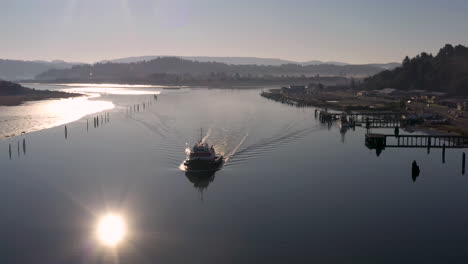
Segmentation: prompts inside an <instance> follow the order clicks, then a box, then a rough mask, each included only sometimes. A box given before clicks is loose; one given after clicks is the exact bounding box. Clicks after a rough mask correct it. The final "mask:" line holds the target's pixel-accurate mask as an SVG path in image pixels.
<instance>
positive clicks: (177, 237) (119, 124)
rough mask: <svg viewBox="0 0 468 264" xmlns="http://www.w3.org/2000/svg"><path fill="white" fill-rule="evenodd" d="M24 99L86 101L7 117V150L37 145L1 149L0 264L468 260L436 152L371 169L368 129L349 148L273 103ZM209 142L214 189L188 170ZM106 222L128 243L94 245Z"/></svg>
mask: <svg viewBox="0 0 468 264" xmlns="http://www.w3.org/2000/svg"><path fill="white" fill-rule="evenodd" d="M29 86H30V85H29ZM31 87H34V88H36V89H46V88H47V89H65V90H70V91H74V92H83V93H86V94H87V95H88V97H83V98H75V99H67V100H56V101H43V102H34V103H28V104H26V105H23V106H18V107H12V108H5V111H3V110H4V109H3V108H2V111H1V112H0V113H1V114H0V120H7V121H3V122H1V123H0V135H1V137H2V138H3V137H4V136H5V135H11V134H19V133H21V131H23V130H27V131H26V132H29V131H35V132H31V133H27V134H25V135H21V136H17V137H13V138H4V139H2V140H0V168H2V173H1V177H0V199H1V201H3V208H2V217H0V234H2V239H1V240H0V262H1V263H240V262H243V263H252V262H255V263H297V262H306V263H309V262H316V263H349V262H350V260H351V262H357V263H413V262H415V261H417V262H424V263H441V262H452V263H453V262H459V261H461V260H465V259H466V257H467V255H468V254H467V253H466V245H467V243H468V239H467V237H468V225H467V224H466V219H468V212H467V211H466V204H468V194H467V192H466V186H467V185H468V178H467V176H466V175H465V176H463V175H462V173H461V156H462V152H463V150H459V149H447V151H446V160H445V164H443V163H442V157H441V152H442V151H441V149H431V151H430V154H428V153H427V150H426V149H424V148H420V149H411V148H407V149H399V148H387V149H385V150H383V152H382V153H381V154H380V155H379V156H377V155H376V152H375V150H369V149H368V148H366V146H365V145H364V135H365V133H366V131H365V129H363V128H356V129H355V130H354V131H353V130H352V129H351V130H348V131H346V132H345V133H342V132H340V129H339V128H338V127H337V126H336V124H334V125H333V126H332V127H328V126H326V125H323V124H321V123H320V122H319V121H318V120H317V119H315V118H314V109H313V108H297V107H291V106H288V105H283V104H279V103H276V102H273V101H270V100H267V99H265V98H262V97H261V96H260V95H259V93H260V89H245V90H241V89H237V90H234V89H201V88H199V89H196V88H182V89H179V90H174V89H163V87H152V86H143V87H130V86H115V85H107V86H105V87H103V86H100V87H99V86H97V85H77V84H73V85H54V86H47V85H34V86H31ZM137 105H138V106H137ZM78 106H80V107H78ZM83 106H85V107H83ZM96 117H98V118H99V121H98V124H97V123H96V119H95V118H96ZM70 122H71V123H70ZM65 125H66V132H65ZM44 128H48V129H44ZM200 128H203V131H204V133H203V135H202V137H203V140H205V141H206V142H207V143H208V144H210V145H213V146H214V148H215V149H216V152H218V153H220V154H222V155H224V156H225V158H226V162H225V164H224V166H223V168H222V169H221V170H219V171H217V172H216V173H214V174H205V175H202V176H200V175H194V174H190V173H188V172H185V171H183V170H181V169H180V165H181V163H182V162H183V160H184V159H185V157H186V153H185V151H186V148H187V147H191V146H192V145H193V144H194V143H196V142H197V141H198V140H199V137H200ZM374 132H385V133H392V132H393V131H392V130H390V129H382V130H375V131H374ZM405 133H407V132H404V131H401V134H405ZM65 135H66V137H65ZM413 160H416V161H417V163H418V165H419V167H420V174H419V177H418V178H417V179H416V180H415V181H413V178H412V171H411V169H412V167H411V166H412V162H413ZM109 213H112V215H111V216H112V217H113V218H112V217H107V218H106V217H104V218H103V216H106V215H107V214H109ZM116 215H117V216H118V217H115V216H116ZM102 219H104V220H106V219H111V220H112V219H114V220H115V219H117V220H118V221H117V220H116V221H117V223H118V225H119V226H120V225H122V226H125V229H123V228H122V230H120V231H121V232H120V233H119V234H120V235H121V236H122V238H121V241H120V240H118V239H117V238H119V239H120V237H110V238H111V239H109V238H108V237H104V238H102V237H99V239H97V238H96V233H99V234H102V233H104V234H105V232H101V231H102V230H100V229H99V226H100V225H101V224H102ZM121 222H123V223H121ZM97 228H98V229H99V230H97V231H96V229H97ZM112 239H114V240H112ZM103 241H104V242H105V243H103ZM117 242H118V243H119V244H118V246H116V247H109V246H108V245H105V244H106V243H108V244H112V243H117Z"/></svg>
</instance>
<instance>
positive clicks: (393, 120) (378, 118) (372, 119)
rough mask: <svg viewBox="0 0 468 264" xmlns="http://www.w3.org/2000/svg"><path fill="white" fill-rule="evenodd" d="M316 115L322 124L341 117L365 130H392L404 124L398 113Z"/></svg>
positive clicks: (320, 113) (325, 112) (321, 113)
mask: <svg viewBox="0 0 468 264" xmlns="http://www.w3.org/2000/svg"><path fill="white" fill-rule="evenodd" d="M317 115H318V117H319V118H320V120H321V122H322V123H328V122H331V121H333V120H340V119H341V118H342V117H343V116H346V117H347V118H348V120H353V122H354V124H355V125H356V126H365V127H367V128H393V127H397V126H402V125H403V124H404V120H403V119H402V113H398V112H355V113H330V112H328V111H326V110H325V111H318V113H317V112H316V116H317Z"/></svg>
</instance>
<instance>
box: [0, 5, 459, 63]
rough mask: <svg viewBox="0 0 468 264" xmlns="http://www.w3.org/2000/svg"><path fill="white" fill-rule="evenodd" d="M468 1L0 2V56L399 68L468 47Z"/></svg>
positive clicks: (12, 57) (77, 59)
mask: <svg viewBox="0 0 468 264" xmlns="http://www.w3.org/2000/svg"><path fill="white" fill-rule="evenodd" d="M467 14H468V1H467V0H450V1H443V0H287V1H286V0H284V1H281V0H269V1H267V0H232V1H224V0H0V34H1V38H0V58H9V59H27V60H30V59H45V60H52V59H63V60H67V61H83V62H93V61H98V60H102V59H111V58H119V57H127V56H141V55H181V56H182V55H186V56H256V57H273V58H283V59H290V60H297V61H307V60H315V59H318V60H335V61H345V62H350V63H369V62H390V61H401V60H402V58H403V57H404V56H405V55H410V56H414V55H416V54H417V53H419V52H420V51H427V52H432V53H435V52H437V51H438V49H439V48H440V47H442V46H443V45H444V44H445V43H451V44H463V45H468V15H467Z"/></svg>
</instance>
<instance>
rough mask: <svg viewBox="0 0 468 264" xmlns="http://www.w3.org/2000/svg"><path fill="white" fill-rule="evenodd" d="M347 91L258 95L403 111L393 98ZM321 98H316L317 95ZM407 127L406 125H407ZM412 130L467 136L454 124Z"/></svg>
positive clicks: (348, 108)
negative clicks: (356, 94) (358, 96)
mask: <svg viewBox="0 0 468 264" xmlns="http://www.w3.org/2000/svg"><path fill="white" fill-rule="evenodd" d="M346 93H347V92H341V91H337V92H326V93H323V94H321V95H318V94H314V95H300V94H292V95H290V94H285V93H283V92H281V90H279V89H273V90H269V91H267V92H262V93H261V94H260V95H261V96H262V97H264V98H266V99H269V100H273V101H275V102H279V103H282V104H288V105H291V106H296V107H317V108H328V109H331V110H336V111H344V112H349V111H363V112H370V113H372V112H383V111H390V112H405V113H406V110H405V111H402V109H401V107H400V106H399V102H397V101H395V100H388V99H384V98H360V99H357V98H351V97H350V96H349V94H350V93H349V92H348V97H346V96H344V94H346ZM319 96H320V97H321V98H318V97H319ZM407 127H408V126H407ZM409 127H411V128H412V129H413V130H414V131H421V132H423V133H426V134H429V135H436V134H438V135H461V136H468V129H465V128H463V127H460V126H457V125H456V124H450V125H440V126H433V125H425V124H416V125H410V126H409Z"/></svg>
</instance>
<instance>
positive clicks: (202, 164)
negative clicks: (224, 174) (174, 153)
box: [184, 156, 223, 171]
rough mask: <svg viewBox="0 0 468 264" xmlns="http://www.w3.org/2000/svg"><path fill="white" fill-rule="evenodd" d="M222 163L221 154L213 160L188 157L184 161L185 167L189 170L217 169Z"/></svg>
mask: <svg viewBox="0 0 468 264" xmlns="http://www.w3.org/2000/svg"><path fill="white" fill-rule="evenodd" d="M222 164H223V157H222V156H217V157H216V158H215V159H213V160H204V159H189V160H186V161H185V162H184V165H185V167H186V169H187V170H191V171H207V170H208V171H209V170H218V169H219V168H220V167H221V165H222Z"/></svg>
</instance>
